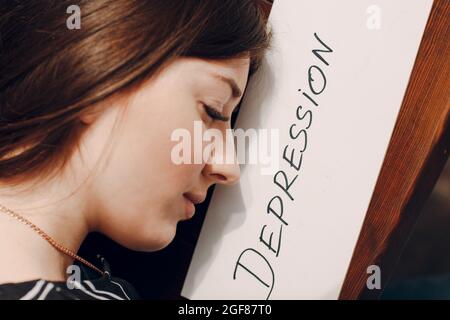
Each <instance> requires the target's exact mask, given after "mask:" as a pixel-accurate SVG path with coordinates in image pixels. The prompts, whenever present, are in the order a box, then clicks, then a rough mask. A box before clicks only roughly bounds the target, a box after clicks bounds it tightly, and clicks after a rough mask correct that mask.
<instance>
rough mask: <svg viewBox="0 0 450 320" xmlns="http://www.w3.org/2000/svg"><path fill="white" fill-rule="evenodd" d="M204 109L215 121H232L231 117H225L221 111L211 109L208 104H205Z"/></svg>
mask: <svg viewBox="0 0 450 320" xmlns="http://www.w3.org/2000/svg"><path fill="white" fill-rule="evenodd" d="M203 106H204V108H205V112H206V114H207V115H208V116H209V117H210V118H211V119H213V120H219V121H228V120H230V117H227V116H224V115H223V114H221V113H220V112H219V111H217V110H216V109H214V108H213V107H210V106H208V105H206V104H203Z"/></svg>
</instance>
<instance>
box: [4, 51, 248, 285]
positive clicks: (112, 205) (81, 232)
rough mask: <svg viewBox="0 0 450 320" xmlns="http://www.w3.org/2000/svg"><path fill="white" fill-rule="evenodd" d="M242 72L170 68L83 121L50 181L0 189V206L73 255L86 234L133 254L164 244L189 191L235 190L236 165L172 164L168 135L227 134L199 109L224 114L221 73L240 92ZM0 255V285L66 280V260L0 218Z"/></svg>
mask: <svg viewBox="0 0 450 320" xmlns="http://www.w3.org/2000/svg"><path fill="white" fill-rule="evenodd" d="M248 71H249V58H235V59H229V60H220V61H209V60H201V59H196V58H179V59H177V60H175V61H174V62H171V63H170V64H169V65H167V66H166V67H165V68H163V69H162V71H161V72H160V73H159V74H157V75H156V76H155V77H153V78H152V79H150V80H148V81H147V82H146V83H144V84H143V85H142V86H141V87H139V88H138V89H137V90H135V91H134V92H133V93H132V94H131V95H130V96H128V97H127V99H126V100H124V99H120V98H117V99H116V98H114V99H112V100H111V101H107V102H105V106H103V107H104V108H102V109H101V110H102V111H101V112H96V113H91V114H86V115H85V116H83V117H82V119H80V120H81V121H82V122H83V123H84V124H85V125H86V126H87V127H88V129H87V130H86V132H85V134H84V135H83V136H82V138H81V140H80V148H79V149H77V150H76V151H75V152H74V153H73V154H72V156H71V159H70V161H69V163H68V164H67V165H66V167H65V168H64V170H63V171H62V172H61V173H60V174H58V176H57V177H55V178H54V179H52V180H50V181H48V182H45V183H41V184H39V183H38V184H37V185H35V186H33V188H30V187H29V186H27V185H26V184H23V185H21V186H19V188H17V187H15V188H12V187H8V186H6V185H1V184H0V203H1V204H3V205H5V206H6V207H8V208H10V209H12V210H14V211H16V212H18V213H20V214H21V215H22V216H24V217H26V218H27V219H29V220H30V221H32V222H33V223H35V224H36V225H37V226H39V227H40V228H41V229H43V230H44V231H45V232H46V233H47V234H49V235H50V236H51V237H53V238H54V239H55V240H56V241H57V242H58V243H60V244H61V245H63V246H65V247H67V248H69V249H71V250H73V251H74V252H76V251H77V250H78V248H79V247H80V245H81V243H82V241H83V240H84V238H85V237H86V236H87V234H88V233H89V232H91V231H99V232H102V233H104V234H105V235H107V236H108V237H110V238H111V239H113V240H115V241H116V242H118V243H120V244H121V245H123V246H125V247H128V248H130V249H133V250H139V251H155V250H159V249H162V248H164V247H165V246H167V245H168V244H169V243H170V242H171V241H172V240H173V238H174V236H175V233H176V227H177V224H178V222H180V221H183V220H186V219H187V218H188V217H187V216H186V209H187V206H188V202H187V200H186V197H185V196H184V195H185V194H186V193H191V194H192V193H194V194H197V195H203V196H204V195H206V191H207V189H208V188H209V187H210V186H211V185H213V184H215V183H219V184H224V185H231V184H234V183H236V181H238V179H239V175H240V173H239V165H238V164H237V163H234V164H230V163H214V162H212V161H204V162H202V163H197V164H175V163H174V162H173V161H172V160H171V157H170V156H171V150H172V148H173V147H174V145H175V144H177V142H176V141H171V139H170V137H171V133H172V132H173V131H174V130H176V129H179V128H185V129H187V130H189V132H190V133H191V136H192V137H193V135H194V133H193V128H194V126H193V123H194V121H202V125H203V129H208V128H214V129H218V130H220V131H221V132H223V133H224V134H223V136H224V137H225V130H226V129H229V128H230V120H227V121H220V120H214V121H213V120H212V119H211V118H210V117H209V115H208V113H207V112H205V107H204V105H203V104H207V105H210V106H211V107H213V108H214V109H216V110H217V111H219V112H220V113H221V114H222V115H223V116H225V117H231V113H232V111H233V109H234V108H235V107H236V106H237V105H238V103H239V101H240V99H241V97H237V96H236V97H233V96H232V91H231V89H230V86H229V85H228V84H227V83H226V82H225V81H222V80H220V78H219V77H226V78H228V79H231V80H233V81H234V82H235V83H236V85H237V87H238V89H239V90H240V91H241V92H244V89H245V87H246V85H247V77H248ZM233 150H234V148H233ZM233 154H234V152H233ZM217 155H218V154H217V153H216V156H217ZM220 156H226V155H223V154H220ZM233 156H235V155H233ZM0 254H1V259H2V261H7V263H1V264H0V283H7V282H20V281H26V280H32V279H38V278H40V279H47V280H51V281H61V280H65V279H66V277H67V274H66V268H67V267H68V266H69V265H70V264H72V263H73V260H72V259H71V258H70V257H68V256H66V255H64V254H62V253H60V252H59V251H57V250H55V249H54V248H53V247H52V246H50V244H49V243H48V242H47V241H45V240H44V239H42V238H41V237H40V236H39V235H38V234H37V233H35V232H34V231H32V230H31V229H30V228H29V227H27V226H25V225H24V224H22V223H20V222H18V221H17V220H15V219H12V218H11V217H9V216H7V215H5V214H0Z"/></svg>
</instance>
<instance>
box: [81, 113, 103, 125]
mask: <svg viewBox="0 0 450 320" xmlns="http://www.w3.org/2000/svg"><path fill="white" fill-rule="evenodd" d="M98 116H99V113H98V112H95V111H87V112H84V113H82V114H81V115H80V122H81V123H83V124H84V125H91V124H92V123H93V122H94V121H95V120H96V119H97V118H98Z"/></svg>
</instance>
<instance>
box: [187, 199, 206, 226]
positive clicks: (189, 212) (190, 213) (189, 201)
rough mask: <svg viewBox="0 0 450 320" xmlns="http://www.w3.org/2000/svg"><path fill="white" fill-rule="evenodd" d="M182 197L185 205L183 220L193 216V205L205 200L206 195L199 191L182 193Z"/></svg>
mask: <svg viewBox="0 0 450 320" xmlns="http://www.w3.org/2000/svg"><path fill="white" fill-rule="evenodd" d="M183 196H184V199H186V205H185V218H184V219H185V220H188V219H190V218H192V217H193V216H194V213H195V205H196V204H198V203H201V202H203V201H204V200H205V198H206V195H205V194H200V193H198V194H197V193H184V194H183Z"/></svg>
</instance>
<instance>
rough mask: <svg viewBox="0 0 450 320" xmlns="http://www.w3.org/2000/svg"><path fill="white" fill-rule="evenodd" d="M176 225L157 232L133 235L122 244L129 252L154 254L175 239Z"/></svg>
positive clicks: (151, 231)
mask: <svg viewBox="0 0 450 320" xmlns="http://www.w3.org/2000/svg"><path fill="white" fill-rule="evenodd" d="M175 235H176V225H175V226H167V227H165V228H160V229H159V230H154V229H153V230H150V232H148V230H147V231H146V232H143V234H142V233H136V232H135V233H133V234H131V235H130V237H129V238H128V241H124V242H125V243H122V245H123V246H125V247H127V248H128V249H130V250H134V251H141V252H154V251H158V250H161V249H164V248H165V247H167V246H168V245H169V244H170V243H171V242H172V241H173V239H174V238H175Z"/></svg>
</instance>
